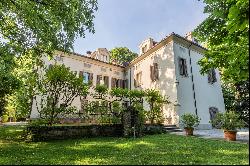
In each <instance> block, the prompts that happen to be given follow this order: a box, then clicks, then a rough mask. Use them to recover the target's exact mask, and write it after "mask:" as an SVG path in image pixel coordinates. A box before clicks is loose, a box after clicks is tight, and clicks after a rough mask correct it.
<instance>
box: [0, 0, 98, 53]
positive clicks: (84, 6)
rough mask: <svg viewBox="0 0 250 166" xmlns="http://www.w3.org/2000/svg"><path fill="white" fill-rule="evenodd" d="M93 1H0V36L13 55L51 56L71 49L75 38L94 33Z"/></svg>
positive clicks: (95, 7) (94, 9)
mask: <svg viewBox="0 0 250 166" xmlns="http://www.w3.org/2000/svg"><path fill="white" fill-rule="evenodd" d="M96 10H97V1H96V0H77V1H75V0H53V1H51V0H1V1H0V34H1V37H2V38H3V39H5V41H4V42H3V41H2V42H3V43H4V44H8V45H9V46H10V47H11V49H12V50H13V51H14V52H15V53H16V54H19V55H21V54H23V53H25V52H26V51H27V50H29V49H35V50H38V51H40V52H42V53H49V54H51V53H52V52H53V51H54V50H65V51H67V50H69V49H72V48H73V42H74V39H75V37H77V36H80V37H84V35H85V31H86V30H88V31H89V32H92V33H93V32H94V28H93V27H94V25H93V18H94V15H93V13H94V11H96Z"/></svg>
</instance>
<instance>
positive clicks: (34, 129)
mask: <svg viewBox="0 0 250 166" xmlns="http://www.w3.org/2000/svg"><path fill="white" fill-rule="evenodd" d="M27 131H28V132H29V133H30V134H32V141H47V140H57V139H68V138H83V137H98V136H101V137H120V136H123V126H122V125H121V124H112V125H110V124H109V125H88V126H29V127H27Z"/></svg>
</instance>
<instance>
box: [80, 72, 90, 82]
mask: <svg viewBox="0 0 250 166" xmlns="http://www.w3.org/2000/svg"><path fill="white" fill-rule="evenodd" d="M79 77H82V78H83V83H86V84H92V83H93V73H89V72H83V71H80V72H79Z"/></svg>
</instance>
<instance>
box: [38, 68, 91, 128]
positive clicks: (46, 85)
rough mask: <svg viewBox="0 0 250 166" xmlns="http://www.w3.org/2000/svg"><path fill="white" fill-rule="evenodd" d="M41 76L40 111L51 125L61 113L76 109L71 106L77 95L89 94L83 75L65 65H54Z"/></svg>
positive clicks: (62, 114) (39, 84) (39, 89)
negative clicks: (78, 75) (78, 74)
mask: <svg viewBox="0 0 250 166" xmlns="http://www.w3.org/2000/svg"><path fill="white" fill-rule="evenodd" d="M41 77H42V78H41V81H40V82H39V83H38V91H39V94H38V95H41V102H40V103H39V104H40V105H41V109H40V110H38V112H39V113H40V115H41V117H42V118H45V119H47V120H48V121H49V124H50V125H52V124H53V123H55V122H56V121H55V120H56V119H57V118H58V117H59V115H60V116H64V115H67V114H70V113H72V112H74V111H75V110H76V109H75V108H74V107H71V104H72V102H73V100H74V99H75V98H76V97H79V96H80V97H84V98H85V97H86V96H87V95H88V88H89V87H88V86H87V85H86V84H84V83H83V80H82V77H79V78H78V77H77V76H76V74H75V73H74V72H72V71H70V68H68V67H66V66H65V65H53V66H52V67H51V68H49V69H47V70H46V73H45V75H44V76H41ZM36 104H37V103H36ZM37 109H38V108H37Z"/></svg>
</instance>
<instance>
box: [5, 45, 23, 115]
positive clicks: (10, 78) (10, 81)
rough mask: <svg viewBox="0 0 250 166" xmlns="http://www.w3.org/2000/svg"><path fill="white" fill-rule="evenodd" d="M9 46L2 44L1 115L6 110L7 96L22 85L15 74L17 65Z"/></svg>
mask: <svg viewBox="0 0 250 166" xmlns="http://www.w3.org/2000/svg"><path fill="white" fill-rule="evenodd" d="M9 52H10V50H9V48H8V47H7V46H5V47H4V46H2V45H1V44H0V116H1V115H2V114H3V112H4V111H5V107H6V104H7V97H8V95H11V94H12V93H13V92H14V91H15V90H16V89H18V87H19V85H20V81H19V80H18V79H17V78H16V77H15V76H14V75H13V73H12V71H13V69H14V66H15V62H14V60H13V58H12V57H13V55H12V54H11V53H9Z"/></svg>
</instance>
